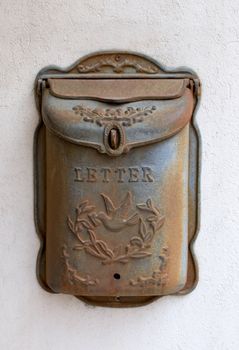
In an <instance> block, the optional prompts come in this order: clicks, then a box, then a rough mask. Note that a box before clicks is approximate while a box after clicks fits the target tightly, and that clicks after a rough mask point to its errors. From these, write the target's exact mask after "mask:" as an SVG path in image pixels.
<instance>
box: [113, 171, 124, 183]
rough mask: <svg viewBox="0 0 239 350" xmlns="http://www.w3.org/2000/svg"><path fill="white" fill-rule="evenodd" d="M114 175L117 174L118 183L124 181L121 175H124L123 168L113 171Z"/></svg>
mask: <svg viewBox="0 0 239 350" xmlns="http://www.w3.org/2000/svg"><path fill="white" fill-rule="evenodd" d="M115 172H116V173H118V174H119V175H118V182H124V179H123V174H125V168H117V169H116V170H115Z"/></svg>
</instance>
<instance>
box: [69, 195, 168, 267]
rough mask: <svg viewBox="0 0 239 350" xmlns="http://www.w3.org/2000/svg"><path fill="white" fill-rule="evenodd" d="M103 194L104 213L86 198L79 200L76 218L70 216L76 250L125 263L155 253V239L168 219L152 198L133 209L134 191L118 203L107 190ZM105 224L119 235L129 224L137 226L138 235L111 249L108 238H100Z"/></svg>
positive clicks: (105, 262)
mask: <svg viewBox="0 0 239 350" xmlns="http://www.w3.org/2000/svg"><path fill="white" fill-rule="evenodd" d="M101 197H102V200H103V202H104V205H105V212H104V211H99V212H97V211H96V207H95V206H94V205H91V204H90V203H89V201H88V200H85V201H82V202H80V203H79V205H78V206H77V208H76V209H75V212H76V215H75V219H71V217H70V216H68V218H67V224H68V227H69V229H70V231H71V232H72V234H73V235H74V237H75V238H76V241H77V243H76V244H75V245H74V247H73V249H74V250H76V251H82V250H84V251H85V252H86V253H88V254H90V255H92V256H94V257H96V258H98V259H100V260H101V262H102V264H112V263H115V262H119V263H122V264H126V263H128V262H129V260H130V259H139V258H145V257H148V256H150V255H152V251H151V246H152V242H153V239H154V237H155V235H156V234H157V233H159V231H160V229H161V227H162V226H163V224H164V220H165V218H164V216H163V215H161V212H160V210H159V209H158V208H157V207H156V206H155V205H154V204H153V202H152V200H151V199H150V198H149V199H147V201H146V202H145V203H140V204H136V208H135V209H133V204H132V194H131V192H127V194H126V196H125V198H124V199H123V200H122V201H121V202H120V203H119V204H118V205H117V204H115V203H113V201H112V200H111V199H110V197H109V196H108V195H106V194H104V193H101ZM143 213H144V215H142V214H143ZM102 227H104V229H106V231H107V232H109V234H110V233H114V234H117V233H120V232H122V231H123V230H124V231H125V230H127V229H129V228H130V227H131V228H132V227H133V228H134V227H135V234H134V235H133V236H132V237H131V238H130V240H129V242H128V243H127V244H126V246H124V247H123V246H122V244H120V245H119V246H117V247H113V248H112V247H111V246H110V245H109V243H108V242H107V241H106V240H103V239H101V238H100V236H101V235H100V229H101V228H102ZM85 237H87V239H85Z"/></svg>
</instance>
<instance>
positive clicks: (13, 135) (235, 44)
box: [0, 0, 239, 350]
mask: <svg viewBox="0 0 239 350" xmlns="http://www.w3.org/2000/svg"><path fill="white" fill-rule="evenodd" d="M238 16H239V2H238V0H227V1H226V0H210V1H208V0H201V1H195V0H167V1H164V0H158V1H157V0H147V1H146V0H120V1H119V0H118V1H115V0H95V1H90V0H71V1H66V0H47V1H46V0H17V1H16V0H14V1H13V0H1V1H0V48H1V51H0V120H1V127H0V193H1V196H0V213H1V219H0V257H1V259H0V349H1V350H19V349H24V350H65V349H84V350H94V349H97V350H98V349H99V350H100V349H104V350H112V349H114V350H122V349H127V350H131V349H137V350H154V349H160V350H237V349H239V279H238V275H239V229H238V228H239V184H238V173H239V137H238V133H239V119H238V107H239V103H238V101H239V97H238V88H237V86H238V81H239V58H238V57H239V21H238ZM101 49H105V50H107V49H126V50H127V49H129V50H134V51H139V52H142V53H146V54H148V55H151V56H152V57H153V58H155V59H157V60H159V61H161V62H162V63H163V64H165V65H167V66H169V67H171V66H180V65H186V66H189V67H192V68H193V69H194V70H195V71H196V72H197V73H198V75H199V77H200V78H201V80H202V83H203V97H202V101H201V107H200V109H199V111H198V114H197V121H198V124H199V127H200V129H201V134H202V142H203V151H202V185H201V190H202V196H201V200H202V209H201V214H202V218H201V230H200V234H199V237H198V240H197V243H196V253H197V257H198V260H199V267H200V281H199V285H198V287H197V289H196V290H195V291H194V292H193V293H192V294H190V295H187V296H185V297H164V298H162V299H161V300H158V301H157V302H154V303H153V304H151V305H148V306H146V307H142V308H133V309H121V310H120V309H109V308H97V307H96V308H94V307H90V306H86V305H84V304H83V303H82V302H80V301H78V300H77V299H76V298H74V297H71V296H66V295H51V294H48V293H46V292H45V291H44V290H42V289H41V288H40V286H39V285H38V283H37V280H36V277H35V260H36V255H37V252H38V248H39V241H38V237H37V235H36V234H35V227H34V222H33V155H32V143H33V132H34V129H35V127H36V125H37V122H38V114H37V111H36V108H35V102H34V98H33V81H34V78H35V75H36V73H37V72H38V71H39V70H40V69H41V68H42V67H44V66H46V65H49V64H51V63H54V64H57V65H60V66H67V65H69V64H71V63H73V62H74V61H75V60H76V59H78V58H79V57H80V56H82V55H85V54H87V53H89V52H91V51H97V50H101Z"/></svg>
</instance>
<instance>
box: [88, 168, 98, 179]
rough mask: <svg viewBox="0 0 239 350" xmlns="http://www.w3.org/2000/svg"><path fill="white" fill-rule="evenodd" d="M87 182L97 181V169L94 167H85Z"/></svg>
mask: <svg viewBox="0 0 239 350" xmlns="http://www.w3.org/2000/svg"><path fill="white" fill-rule="evenodd" d="M87 173H88V177H87V182H96V181H97V170H96V169H95V168H87Z"/></svg>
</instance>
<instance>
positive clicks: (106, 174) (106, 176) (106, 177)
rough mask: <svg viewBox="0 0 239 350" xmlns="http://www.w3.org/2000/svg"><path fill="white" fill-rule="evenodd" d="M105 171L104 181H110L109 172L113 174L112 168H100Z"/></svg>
mask: <svg viewBox="0 0 239 350" xmlns="http://www.w3.org/2000/svg"><path fill="white" fill-rule="evenodd" d="M100 171H101V172H102V173H103V182H110V180H109V174H111V169H110V168H101V170H100Z"/></svg>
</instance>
